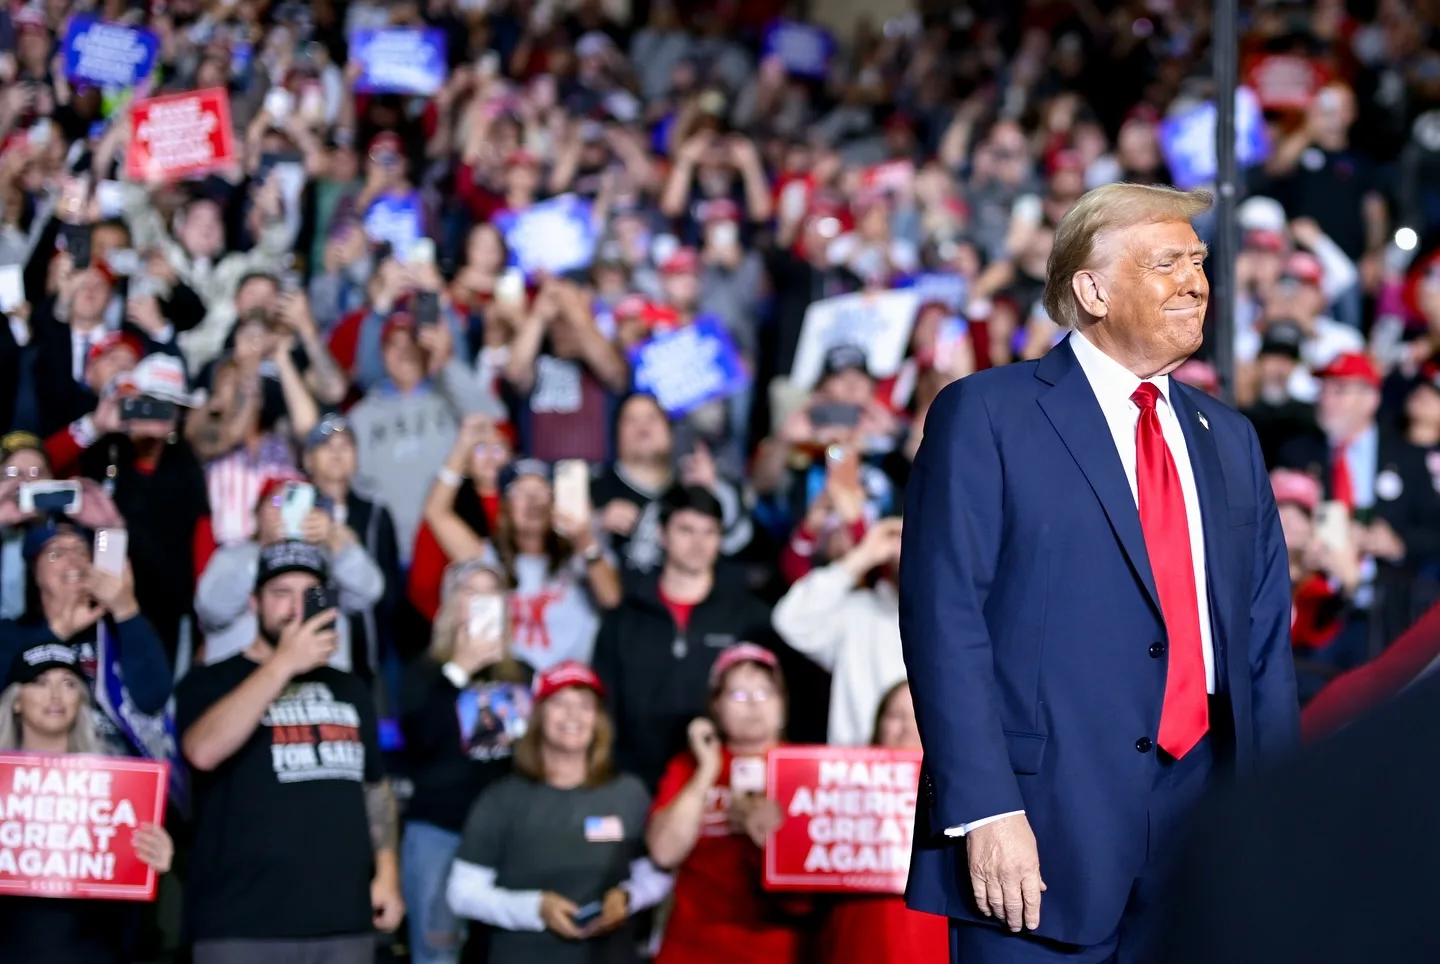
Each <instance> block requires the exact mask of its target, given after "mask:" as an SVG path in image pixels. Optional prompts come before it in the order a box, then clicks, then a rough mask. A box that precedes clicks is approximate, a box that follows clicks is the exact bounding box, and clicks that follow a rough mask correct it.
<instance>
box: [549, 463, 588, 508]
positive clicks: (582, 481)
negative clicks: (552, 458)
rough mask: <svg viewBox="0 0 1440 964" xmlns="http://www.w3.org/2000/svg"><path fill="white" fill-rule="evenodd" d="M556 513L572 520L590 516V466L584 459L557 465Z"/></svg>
mask: <svg viewBox="0 0 1440 964" xmlns="http://www.w3.org/2000/svg"><path fill="white" fill-rule="evenodd" d="M555 511H556V512H559V513H562V514H563V515H567V516H569V517H570V518H572V519H586V518H589V516H590V466H589V465H587V464H586V463H585V461H584V460H583V459H561V460H560V461H559V462H557V463H555Z"/></svg>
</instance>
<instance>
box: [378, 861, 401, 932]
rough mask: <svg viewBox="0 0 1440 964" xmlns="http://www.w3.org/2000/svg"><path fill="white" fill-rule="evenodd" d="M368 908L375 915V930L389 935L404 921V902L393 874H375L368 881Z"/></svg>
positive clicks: (398, 882) (398, 883)
mask: <svg viewBox="0 0 1440 964" xmlns="http://www.w3.org/2000/svg"><path fill="white" fill-rule="evenodd" d="M370 907H371V909H372V910H373V911H374V913H375V929H376V930H378V931H384V932H385V933H386V934H391V933H394V932H395V930H397V929H398V928H399V927H400V922H401V921H403V920H404V919H405V900H404V898H402V897H401V896H400V881H398V880H396V879H395V875H394V874H388V873H385V874H376V875H375V879H374V880H372V881H370Z"/></svg>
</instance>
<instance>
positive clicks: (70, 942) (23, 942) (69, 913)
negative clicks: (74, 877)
mask: <svg viewBox="0 0 1440 964" xmlns="http://www.w3.org/2000/svg"><path fill="white" fill-rule="evenodd" d="M135 913H136V908H135V907H134V906H133V905H131V904H129V903H128V902H125V901H116V900H65V899H56V898H52V897H8V896H7V897H0V961H4V962H5V964H125V962H126V961H129V960H130V957H129V955H128V954H127V953H126V951H125V946H124V945H125V938H126V932H127V930H128V929H129V927H130V926H131V925H132V924H133V920H132V918H133V917H134V916H135Z"/></svg>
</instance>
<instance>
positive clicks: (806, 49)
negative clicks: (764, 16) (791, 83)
mask: <svg viewBox="0 0 1440 964" xmlns="http://www.w3.org/2000/svg"><path fill="white" fill-rule="evenodd" d="M761 55H762V56H766V57H769V56H772V55H773V56H776V57H779V58H780V62H781V63H783V64H784V65H785V70H786V71H787V72H788V73H790V74H793V75H795V76H798V77H816V78H823V77H825V75H826V74H827V73H828V72H829V70H830V58H831V57H833V56H835V38H834V37H832V36H831V35H830V31H828V30H826V29H825V28H824V27H815V26H811V25H810V24H808V23H796V22H795V21H793V20H777V21H775V22H774V23H772V24H770V26H769V27H767V28H766V30H765V41H764V46H763V49H762V50H761Z"/></svg>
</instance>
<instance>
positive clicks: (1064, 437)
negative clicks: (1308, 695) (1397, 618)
mask: <svg viewBox="0 0 1440 964" xmlns="http://www.w3.org/2000/svg"><path fill="white" fill-rule="evenodd" d="M1072 337H1078V336H1072ZM1170 398H1171V399H1172V400H1173V403H1174V406H1175V410H1176V414H1177V415H1178V416H1179V419H1180V422H1181V425H1182V426H1183V428H1184V433H1185V440H1186V447H1187V449H1188V450H1189V454H1190V461H1191V464H1192V466H1193V470H1194V474H1195V482H1196V488H1197V489H1198V492H1199V498H1200V505H1201V516H1202V524H1203V527H1204V533H1205V563H1206V573H1207V580H1208V586H1209V597H1210V622H1211V626H1212V629H1213V632H1212V638H1213V646H1214V650H1215V660H1216V677H1217V688H1218V689H1220V690H1222V691H1224V692H1225V693H1227V694H1228V696H1229V697H1230V700H1231V702H1232V703H1233V705H1234V715H1235V720H1234V723H1235V742H1236V744H1237V746H1236V753H1235V757H1236V758H1235V766H1236V770H1237V773H1239V774H1242V775H1243V774H1244V773H1246V772H1249V771H1252V770H1253V769H1254V767H1255V765H1256V763H1257V761H1258V760H1260V759H1261V758H1263V757H1266V756H1270V755H1273V754H1275V753H1277V752H1282V751H1285V750H1287V749H1288V748H1290V747H1291V746H1292V745H1294V744H1295V743H1296V742H1297V741H1298V734H1299V712H1298V708H1297V701H1296V693H1295V674H1294V668H1293V665H1292V661H1291V655H1290V576H1289V566H1288V562H1287V556H1286V549H1285V539H1284V536H1283V535H1282V533H1281V530H1280V520H1279V516H1278V515H1277V513H1276V510H1275V500H1274V497H1273V496H1272V494H1271V490H1270V481H1269V476H1268V475H1267V473H1266V471H1265V463H1264V459H1263V458H1262V456H1261V453H1260V445H1259V442H1258V440H1257V439H1256V436H1255V431H1254V429H1253V428H1251V426H1250V423H1249V422H1248V421H1247V420H1246V419H1245V418H1244V416H1242V415H1240V414H1239V413H1237V412H1235V411H1234V410H1233V409H1231V408H1228V407H1227V406H1225V405H1224V404H1222V403H1221V402H1219V401H1216V400H1215V399H1213V398H1210V397H1209V396H1207V395H1204V394H1202V393H1201V392H1198V391H1195V390H1193V389H1191V388H1188V387H1187V386H1185V385H1182V384H1180V383H1178V382H1175V381H1173V380H1172V381H1171V387H1170ZM1202 417H1203V419H1204V423H1205V424H1202V421H1201V418H1202ZM1207 426H1208V427H1207ZM1157 599H1158V597H1157V595H1156V590H1155V579H1154V575H1153V574H1152V572H1151V569H1150V562H1149V559H1148V557H1147V555H1146V551H1145V539H1144V535H1143V533H1142V531H1141V528H1140V516H1139V513H1138V511H1137V510H1136V507H1135V498H1134V496H1133V495H1132V494H1131V489H1130V485H1129V482H1128V481H1127V479H1126V477H1125V470H1124V467H1123V466H1122V464H1121V462H1120V455H1119V453H1118V452H1117V451H1116V449H1115V443H1114V439H1113V437H1112V436H1111V433H1110V429H1109V427H1108V425H1107V424H1106V421H1105V417H1104V415H1103V414H1102V412H1101V409H1100V403H1099V402H1098V401H1097V400H1096V398H1095V395H1094V392H1093V391H1092V390H1091V387H1090V382H1089V380H1088V379H1087V378H1086V376H1085V373H1084V371H1083V370H1082V369H1081V367H1080V363H1079V362H1078V361H1077V360H1076V358H1075V354H1074V352H1073V351H1072V350H1071V348H1070V345H1069V343H1068V341H1062V342H1061V343H1060V344H1059V345H1057V346H1056V347H1055V348H1054V349H1052V350H1051V351H1050V352H1049V354H1047V355H1046V356H1045V357H1044V358H1042V359H1041V360H1039V361H1037V362H1026V363H1022V364H1016V365H1009V366H1006V367H1004V368H998V369H992V370H989V371H984V372H980V373H977V374H975V375H971V376H969V377H968V378H965V379H962V380H961V381H958V382H956V383H954V384H952V385H950V386H948V387H946V388H945V390H944V391H942V392H941V393H940V395H939V396H938V397H937V398H936V399H935V401H934V403H933V404H932V406H931V408H930V411H929V414H928V416H927V417H926V424H925V440H924V442H923V444H922V445H921V446H920V451H919V453H918V455H917V456H916V459H915V466H914V470H913V472H912V475H911V478H910V483H909V488H908V490H907V493H906V501H905V533H904V543H903V551H902V553H901V563H900V631H901V638H902V639H903V641H904V648H905V663H906V667H907V669H908V673H909V677H910V686H911V690H912V692H913V694H914V698H915V709H916V715H917V718H918V720H919V724H920V735H921V738H922V740H923V742H924V746H925V766H924V768H923V771H922V778H921V787H920V799H919V807H918V812H917V815H916V831H915V852H914V857H913V859H912V862H911V867H910V885H909V890H908V893H907V896H908V899H909V902H910V905H911V906H912V907H914V908H916V909H918V910H923V911H928V912H930V913H936V914H944V915H947V916H949V917H952V918H959V919H961V920H970V921H977V920H984V918H983V917H982V916H980V915H979V913H978V911H977V910H976V908H975V902H974V897H973V894H972V891H971V886H970V880H969V873H968V870H967V865H966V857H965V847H964V842H963V841H962V840H960V839H956V838H947V837H945V836H944V830H945V828H947V827H958V826H959V825H961V824H963V823H969V822H971V821H974V820H979V819H981V818H983V817H988V816H992V815H995V814H1001V813H1005V812H1008V811H1011V810H1024V811H1026V814H1027V816H1028V818H1029V821H1030V826H1031V827H1032V828H1033V829H1034V831H1035V837H1036V840H1037V842H1038V846H1039V853H1040V873H1041V876H1042V877H1043V878H1044V879H1045V883H1046V885H1047V886H1048V888H1049V889H1048V890H1047V891H1046V893H1045V895H1044V898H1043V902H1042V905H1041V914H1040V927H1039V929H1038V931H1037V933H1038V934H1040V935H1041V936H1043V937H1048V938H1053V939H1055V940H1061V941H1066V942H1071V943H1076V944H1096V943H1100V942H1101V941H1103V940H1105V939H1107V938H1108V937H1109V936H1110V935H1111V934H1112V933H1113V932H1114V930H1115V928H1116V926H1117V925H1118V924H1119V921H1120V916H1121V913H1122V911H1123V910H1124V907H1125V902H1126V899H1127V897H1128V895H1129V892H1130V888H1131V885H1132V884H1133V883H1134V881H1135V878H1136V877H1137V876H1138V874H1139V872H1140V870H1141V867H1142V866H1143V865H1144V863H1145V861H1146V848H1147V844H1146V832H1147V813H1146V806H1147V801H1148V798H1149V794H1150V791H1151V789H1152V787H1153V785H1154V779H1155V772H1156V767H1157V766H1159V765H1160V764H1159V761H1158V759H1157V755H1156V752H1155V751H1154V750H1153V749H1152V750H1149V752H1138V751H1137V741H1138V740H1140V739H1142V738H1149V739H1150V740H1153V739H1154V738H1155V737H1156V734H1157V732H1158V730H1159V725H1160V707H1161V703H1162V701H1163V698H1164V693H1165V673H1166V663H1167V658H1166V657H1165V655H1164V651H1163V649H1162V647H1157V646H1154V644H1155V643H1157V642H1162V641H1164V640H1165V627H1164V624H1163V622H1162V621H1161V617H1160V609H1159V603H1158V601H1157Z"/></svg>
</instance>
